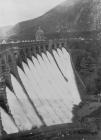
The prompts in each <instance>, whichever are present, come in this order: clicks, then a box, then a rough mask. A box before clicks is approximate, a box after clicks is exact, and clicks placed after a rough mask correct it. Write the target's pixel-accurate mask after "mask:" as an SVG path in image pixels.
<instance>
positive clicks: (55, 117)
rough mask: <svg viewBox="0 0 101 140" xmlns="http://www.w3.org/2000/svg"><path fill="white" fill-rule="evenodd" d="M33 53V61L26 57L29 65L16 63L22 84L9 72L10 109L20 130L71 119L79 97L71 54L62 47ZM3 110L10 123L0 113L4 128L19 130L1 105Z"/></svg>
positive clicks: (8, 131)
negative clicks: (10, 84)
mask: <svg viewBox="0 0 101 140" xmlns="http://www.w3.org/2000/svg"><path fill="white" fill-rule="evenodd" d="M36 56H37V57H36V58H35V57H34V56H32V61H31V60H29V59H28V58H27V62H28V65H27V64H25V63H24V62H22V66H23V68H24V71H23V70H22V69H21V68H20V67H19V66H17V69H18V74H19V77H20V80H21V81H22V83H23V85H22V84H21V82H19V79H16V78H15V77H14V76H13V75H12V74H11V81H12V86H13V91H11V90H10V89H9V88H7V87H6V93H7V101H8V105H9V109H10V113H11V115H12V117H13V119H14V121H15V124H16V126H17V127H18V129H19V130H20V131H24V130H30V129H31V128H34V127H38V128H39V127H41V126H43V125H47V126H51V125H55V124H63V123H70V122H72V117H73V114H72V108H73V106H74V105H75V104H79V102H80V100H81V99H80V95H79V91H78V88H77V85H76V80H75V75H74V72H73V68H72V64H71V60H70V55H69V53H68V52H67V51H66V49H65V48H62V49H61V50H60V49H57V51H55V50H53V54H51V53H50V52H48V51H46V53H41V56H40V55H38V54H37V55H36ZM65 78H66V79H67V80H65ZM27 95H28V96H29V98H28V96H27ZM32 104H33V105H34V106H33V105H32ZM3 114H4V118H7V119H8V120H10V121H9V122H10V123H11V126H12V128H11V129H9V126H8V127H7V122H6V121H5V122H4V119H3V117H2V123H3V126H4V129H5V131H6V132H7V133H13V132H18V129H17V128H16V126H15V125H14V124H13V122H12V120H11V119H10V117H9V116H8V115H7V114H5V112H4V111H3V110H2V109H1V116H3ZM5 123H6V124H5ZM13 128H14V130H12V129H13Z"/></svg>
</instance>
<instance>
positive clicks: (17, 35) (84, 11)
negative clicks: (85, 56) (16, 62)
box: [8, 0, 101, 40]
mask: <svg viewBox="0 0 101 140" xmlns="http://www.w3.org/2000/svg"><path fill="white" fill-rule="evenodd" d="M99 5H100V6H101V0H83V1H82V0H76V1H75V2H74V1H73V2H72V3H71V4H70V3H68V1H67V0H66V1H64V2H63V3H61V4H59V5H58V6H56V7H54V8H53V9H51V10H50V11H48V12H46V13H45V14H44V15H42V16H40V17H38V18H35V19H31V20H27V21H23V22H19V23H17V24H16V25H15V26H14V27H13V28H12V29H11V30H10V31H9V32H8V33H9V34H10V39H19V40H24V39H34V38H35V32H36V30H37V29H38V26H41V28H42V29H43V30H44V31H45V33H46V34H52V33H56V32H57V28H60V27H61V28H62V27H64V26H66V29H65V31H71V32H72V31H75V32H76V31H78V32H82V31H92V30H99V29H101V20H100V19H101V18H100V17H101V15H100V11H101V8H100V6H99Z"/></svg>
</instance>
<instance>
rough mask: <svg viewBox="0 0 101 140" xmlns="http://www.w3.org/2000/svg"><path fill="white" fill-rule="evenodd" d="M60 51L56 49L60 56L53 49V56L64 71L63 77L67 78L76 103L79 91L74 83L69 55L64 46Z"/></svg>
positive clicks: (78, 100) (78, 98)
mask: <svg viewBox="0 0 101 140" xmlns="http://www.w3.org/2000/svg"><path fill="white" fill-rule="evenodd" d="M62 51H63V52H62ZM62 51H61V50H60V49H58V53H59V55H60V56H59V55H58V54H57V53H56V52H55V51H53V54H54V56H55V59H56V61H57V63H58V65H59V67H60V69H61V70H62V72H63V73H64V75H65V77H66V78H67V79H68V87H69V89H70V91H71V94H72V97H73V100H74V103H75V104H78V103H79V102H80V95H79V91H78V88H77V85H76V81H75V76H74V72H73V68H72V64H71V60H70V55H69V54H68V52H67V51H66V50H65V48H62ZM59 59H60V60H59Z"/></svg>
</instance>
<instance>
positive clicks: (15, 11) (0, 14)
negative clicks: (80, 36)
mask: <svg viewBox="0 0 101 140" xmlns="http://www.w3.org/2000/svg"><path fill="white" fill-rule="evenodd" d="M63 1H65V0H0V26H6V25H14V24H16V23H17V22H20V21H24V20H28V19H33V18H35V17H38V16H40V15H42V14H44V13H45V12H47V11H48V10H50V9H51V8H53V7H55V6H56V5H58V4H59V3H61V2H63Z"/></svg>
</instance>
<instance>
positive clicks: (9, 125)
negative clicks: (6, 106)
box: [0, 107, 18, 134]
mask: <svg viewBox="0 0 101 140" xmlns="http://www.w3.org/2000/svg"><path fill="white" fill-rule="evenodd" d="M0 114H1V120H2V126H3V130H4V131H6V132H7V134H10V133H17V132H18V128H17V127H16V125H15V124H14V122H13V121H12V119H11V117H10V116H9V115H8V114H7V113H6V112H5V111H4V110H3V109H2V108H1V107H0Z"/></svg>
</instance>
